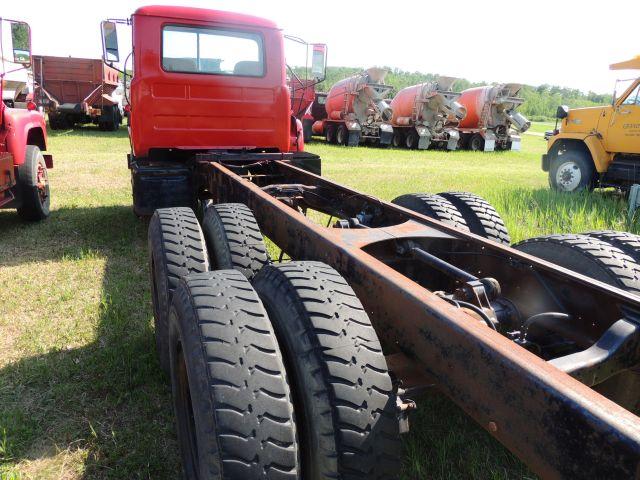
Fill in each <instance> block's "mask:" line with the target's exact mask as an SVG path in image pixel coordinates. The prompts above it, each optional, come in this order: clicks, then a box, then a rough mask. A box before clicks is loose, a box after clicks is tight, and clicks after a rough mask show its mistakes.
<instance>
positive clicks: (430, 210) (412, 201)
mask: <svg viewBox="0 0 640 480" xmlns="http://www.w3.org/2000/svg"><path fill="white" fill-rule="evenodd" d="M391 203H394V204H396V205H400V206H401V207H404V208H408V209H409V210H412V211H414V212H416V213H420V214H422V215H426V216H427V217H429V218H433V219H435V220H440V221H441V222H443V223H446V224H447V225H451V226H452V227H456V228H459V229H461V230H465V231H467V232H468V231H469V227H468V226H467V222H465V220H464V218H463V217H462V215H461V214H460V212H459V211H458V209H457V208H456V207H454V206H453V204H452V203H451V202H450V201H449V200H447V199H446V198H444V197H441V196H440V195H432V194H427V193H407V194H405V195H400V196H399V197H396V198H394V199H393V200H391Z"/></svg>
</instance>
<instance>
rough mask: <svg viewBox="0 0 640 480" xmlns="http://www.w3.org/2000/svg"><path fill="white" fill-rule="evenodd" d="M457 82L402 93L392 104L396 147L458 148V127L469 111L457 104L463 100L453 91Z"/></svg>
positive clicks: (445, 79) (446, 81)
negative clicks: (458, 100)
mask: <svg viewBox="0 0 640 480" xmlns="http://www.w3.org/2000/svg"><path fill="white" fill-rule="evenodd" d="M455 81H456V79H455V78H451V77H439V78H437V79H436V80H435V81H433V82H426V83H421V84H418V85H413V86H411V87H407V88H403V89H402V90H400V91H399V92H398V93H397V94H396V96H395V97H393V100H392V101H391V109H392V110H393V119H392V125H393V141H392V144H393V146H394V147H406V148H418V149H420V150H424V149H427V148H429V147H439V148H446V149H447V150H455V149H456V148H458V143H459V139H460V136H459V134H458V130H457V129H456V127H457V126H458V123H459V122H460V121H461V120H462V119H463V118H464V117H465V115H466V109H465V108H464V107H463V106H462V105H460V103H458V102H457V101H456V99H457V98H458V97H459V96H460V94H459V93H455V92H453V91H452V90H451V87H452V85H453V83H454V82H455Z"/></svg>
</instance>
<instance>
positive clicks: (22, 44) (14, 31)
mask: <svg viewBox="0 0 640 480" xmlns="http://www.w3.org/2000/svg"><path fill="white" fill-rule="evenodd" d="M11 43H12V46H13V61H14V63H19V64H21V65H24V66H25V67H28V66H29V65H31V29H30V28H29V24H27V23H24V22H11Z"/></svg>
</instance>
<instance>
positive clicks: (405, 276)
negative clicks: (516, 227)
mask: <svg viewBox="0 0 640 480" xmlns="http://www.w3.org/2000/svg"><path fill="white" fill-rule="evenodd" d="M295 163H296V162H295V161H292V159H291V158H290V156H288V155H287V154H273V155H269V154H266V155H265V154H258V155H256V154H238V153H228V152H216V151H213V152H208V153H199V154H196V155H195V161H194V163H193V172H194V176H193V181H194V192H195V194H196V195H197V197H198V199H199V200H200V201H203V202H204V201H209V200H212V201H213V202H214V203H243V204H245V205H247V206H248V207H249V208H250V209H251V210H252V212H253V214H254V215H255V217H256V219H257V221H258V223H259V225H260V228H261V231H262V233H263V235H265V236H266V237H268V238H269V239H270V240H271V241H273V242H274V243H275V244H276V245H277V246H278V247H279V248H280V249H282V251H283V253H286V254H287V255H288V256H289V257H290V258H292V259H295V260H316V261H321V262H324V263H326V264H328V265H330V266H332V267H333V268H335V269H336V270H337V271H338V272H340V273H341V274H342V275H343V276H344V278H345V279H346V280H347V282H348V283H349V284H350V285H351V287H353V289H354V291H355V292H356V294H357V296H358V297H359V299H360V301H361V302H362V304H363V305H364V308H365V310H366V311H367V313H368V315H369V316H370V318H371V322H372V324H373V326H374V327H375V329H376V331H377V333H378V336H379V337H380V340H381V343H382V345H383V348H384V351H385V355H386V357H387V362H388V364H389V368H390V371H391V373H392V378H395V379H397V380H398V384H399V385H401V386H402V389H403V391H404V390H407V389H408V390H411V389H413V388H417V387H419V386H421V385H427V384H433V385H435V386H436V387H437V388H438V389H439V390H440V391H442V392H443V393H444V394H446V395H447V396H448V397H449V398H450V399H451V400H453V401H454V402H455V403H456V404H457V405H459V406H460V407H461V408H462V409H463V410H464V411H465V412H466V413H467V414H468V415H470V416H471V417H473V418H474V419H475V420H476V421H477V422H478V423H479V424H480V425H481V426H482V427H483V428H485V429H486V430H487V431H488V432H489V433H490V434H491V435H492V436H493V437H495V438H496V439H497V440H499V441H500V442H501V443H502V444H504V445H505V446H506V447H507V448H508V449H509V450H511V451H512V452H513V453H514V454H516V455H517V456H518V457H519V458H520V459H521V460H522V461H523V462H525V463H526V464H527V465H528V466H529V467H530V468H531V469H532V470H533V471H534V472H535V473H537V474H539V475H540V476H542V477H544V478H605V477H606V478H629V477H637V476H638V471H639V470H638V468H639V466H640V419H639V418H638V417H637V416H636V415H635V414H634V413H632V411H630V410H634V408H635V405H631V406H629V405H630V404H629V401H628V399H629V398H632V399H635V398H638V396H639V395H638V394H639V393H640V392H639V389H638V385H639V384H638V383H634V380H635V379H636V378H637V374H636V372H635V371H634V369H635V368H637V366H638V364H639V363H640V347H639V345H640V343H639V341H640V336H639V332H640V323H639V322H640V297H636V296H635V295H633V294H630V293H628V292H625V291H623V290H621V289H618V288H615V287H612V286H609V285H607V284H605V283H603V282H600V281H597V280H594V279H591V278H589V277H586V276H584V275H581V274H578V273H575V272H573V271H570V270H567V269H565V268H561V267H559V266H556V265H553V264H551V263H549V262H546V261H544V260H541V259H538V258H536V257H533V256H530V255H527V254H524V253H522V252H519V251H517V250H515V249H513V248H510V247H508V246H505V245H501V244H498V243H496V242H492V241H489V240H487V239H486V238H483V237H480V236H478V235H474V234H472V233H470V232H467V231H463V230H460V229H457V228H455V227H452V226H449V225H447V224H445V223H442V222H439V221H437V220H434V219H432V218H429V217H427V216H424V215H421V214H418V213H415V212H412V211H410V210H407V209H405V208H402V207H399V206H397V205H394V204H391V203H388V202H384V201H382V200H379V199H377V198H375V197H372V196H369V195H366V194H362V193H360V192H357V191H355V190H353V189H350V188H347V187H345V186H342V185H339V184H337V183H335V182H332V181H330V180H328V179H326V178H322V177H320V176H319V175H316V174H314V173H311V172H309V171H307V170H305V169H304V168H300V166H296V164H295ZM299 165H300V164H299ZM303 166H304V165H303ZM316 171H317V170H316ZM311 211H316V212H320V213H321V214H324V215H325V217H324V220H323V223H322V224H321V223H319V222H318V221H317V220H312V217H314V215H315V217H319V215H318V214H314V215H311V216H310V215H308V214H309V212H311ZM326 216H329V217H330V220H329V222H328V223H327V225H326V226H325V225H324V222H325V221H326ZM332 219H335V222H334V223H332V221H333V220H332ZM550 311H551V313H552V314H549V315H548V316H549V318H548V319H547V320H553V317H554V315H555V317H558V315H557V314H556V313H554V311H560V312H561V314H560V316H562V315H564V317H563V318H564V319H565V321H564V322H560V323H558V322H556V323H554V322H553V321H547V322H544V323H545V325H544V326H542V327H540V331H541V332H549V333H548V335H547V336H549V337H550V338H551V339H552V340H553V341H549V342H548V343H544V342H542V341H541V342H540V343H539V344H537V345H532V344H531V343H528V341H527V340H526V331H525V332H524V333H523V328H524V329H529V328H530V327H531V325H532V324H533V323H535V321H536V320H538V319H540V317H544V316H545V315H547V314H548V313H549V312H550ZM545 312H547V313H545ZM562 312H563V313H562ZM532 319H533V320H532ZM525 320H528V321H529V323H527V326H526V327H523V325H524V323H525ZM518 325H520V327H521V328H520V329H518V328H517V327H518ZM545 335H546V334H545ZM540 338H545V337H544V335H543V336H541V337H540ZM558 345H560V347H558ZM534 352H535V353H534ZM536 353H537V354H536ZM620 382H627V383H626V385H630V386H629V387H628V388H626V394H627V395H626V396H625V398H626V400H625V399H622V398H616V395H619V393H615V392H616V389H615V388H612V385H613V386H614V387H615V385H619V384H620ZM617 391H618V392H619V391H620V389H619V388H618V390H617ZM612 392H613V393H612ZM605 394H606V395H608V396H609V397H613V399H609V398H607V397H606V396H605ZM625 402H627V403H626V406H627V407H628V408H629V409H627V408H623V406H621V405H619V403H625ZM632 403H633V402H632ZM634 411H637V410H634Z"/></svg>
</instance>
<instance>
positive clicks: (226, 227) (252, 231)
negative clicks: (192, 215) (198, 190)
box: [202, 203, 269, 280]
mask: <svg viewBox="0 0 640 480" xmlns="http://www.w3.org/2000/svg"><path fill="white" fill-rule="evenodd" d="M202 231H203V233H204V238H205V240H206V242H207V251H208V252H209V262H210V264H211V269H212V270H227V269H234V270H238V271H240V272H242V274H243V275H244V276H245V277H247V278H248V279H249V280H251V279H252V278H253V277H254V276H255V275H256V273H258V272H259V271H260V269H261V268H262V267H263V266H264V265H266V264H268V263H269V254H268V253H267V246H266V245H265V243H264V239H263V238H262V233H260V227H259V226H258V222H257V221H256V219H255V217H254V216H253V212H252V211H251V210H250V209H249V207H247V206H246V205H244V204H242V203H220V204H218V205H211V206H209V207H208V208H206V209H205V212H204V216H203V218H202Z"/></svg>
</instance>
